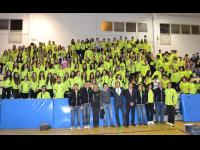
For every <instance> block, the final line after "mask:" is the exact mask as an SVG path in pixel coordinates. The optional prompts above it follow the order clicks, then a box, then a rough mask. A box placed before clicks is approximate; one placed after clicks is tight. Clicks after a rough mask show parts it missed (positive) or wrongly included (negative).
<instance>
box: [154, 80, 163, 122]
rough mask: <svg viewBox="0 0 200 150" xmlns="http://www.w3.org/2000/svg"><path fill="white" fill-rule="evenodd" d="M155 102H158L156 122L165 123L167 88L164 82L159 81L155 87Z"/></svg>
mask: <svg viewBox="0 0 200 150" xmlns="http://www.w3.org/2000/svg"><path fill="white" fill-rule="evenodd" d="M154 98H155V104H156V123H162V124H163V123H164V116H165V90H164V89H163V86H162V82H159V83H158V88H156V89H155V95H154Z"/></svg>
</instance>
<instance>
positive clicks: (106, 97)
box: [100, 83, 114, 127]
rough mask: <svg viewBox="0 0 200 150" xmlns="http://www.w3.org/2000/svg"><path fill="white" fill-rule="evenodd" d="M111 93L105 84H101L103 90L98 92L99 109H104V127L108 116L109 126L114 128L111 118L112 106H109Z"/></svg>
mask: <svg viewBox="0 0 200 150" xmlns="http://www.w3.org/2000/svg"><path fill="white" fill-rule="evenodd" d="M110 94H111V91H110V89H109V87H108V84H107V83H104V84H103V89H102V90H101V92H100V106H101V109H104V111H105V116H104V120H103V123H104V127H107V125H108V123H107V116H108V115H109V119H110V126H111V127H114V122H113V116H112V106H111V99H110V98H111V97H110Z"/></svg>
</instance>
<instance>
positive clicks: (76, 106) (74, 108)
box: [69, 84, 81, 129]
mask: <svg viewBox="0 0 200 150" xmlns="http://www.w3.org/2000/svg"><path fill="white" fill-rule="evenodd" d="M69 106H70V108H71V129H73V128H75V118H76V116H77V121H78V123H77V128H78V129H80V114H81V93H80V90H79V86H78V84H74V90H73V91H71V92H70V95H69Z"/></svg>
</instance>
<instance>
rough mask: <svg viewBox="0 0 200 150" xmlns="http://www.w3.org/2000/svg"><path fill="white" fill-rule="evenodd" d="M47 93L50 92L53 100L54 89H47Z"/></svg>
mask: <svg viewBox="0 0 200 150" xmlns="http://www.w3.org/2000/svg"><path fill="white" fill-rule="evenodd" d="M47 92H49V94H50V96H51V98H53V89H47Z"/></svg>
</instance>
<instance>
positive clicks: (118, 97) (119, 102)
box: [112, 81, 127, 127]
mask: <svg viewBox="0 0 200 150" xmlns="http://www.w3.org/2000/svg"><path fill="white" fill-rule="evenodd" d="M112 93H113V96H114V107H115V117H116V122H117V126H118V127H120V126H121V125H120V120H119V109H120V110H121V112H122V118H123V125H124V126H127V123H126V117H125V108H124V99H123V93H124V88H122V87H120V82H119V81H117V82H115V88H114V89H113V90H112Z"/></svg>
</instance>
